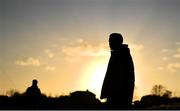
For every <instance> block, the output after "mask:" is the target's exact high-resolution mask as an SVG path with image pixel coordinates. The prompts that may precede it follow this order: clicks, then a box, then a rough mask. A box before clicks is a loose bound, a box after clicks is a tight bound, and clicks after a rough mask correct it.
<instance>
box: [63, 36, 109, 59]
mask: <svg viewBox="0 0 180 111" xmlns="http://www.w3.org/2000/svg"><path fill="white" fill-rule="evenodd" d="M62 52H63V53H64V54H65V55H67V56H71V57H73V56H107V55H108V54H109V51H108V48H107V47H106V46H105V45H104V44H98V45H92V44H90V43H87V42H85V41H83V40H81V39H80V40H78V42H76V44H74V45H72V46H65V47H63V48H62Z"/></svg>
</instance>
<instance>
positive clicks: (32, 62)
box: [15, 57, 40, 66]
mask: <svg viewBox="0 0 180 111" xmlns="http://www.w3.org/2000/svg"><path fill="white" fill-rule="evenodd" d="M15 63H16V64H17V65H20V66H40V61H39V59H36V58H33V57H29V58H27V59H26V60H17V61H16V62H15Z"/></svg>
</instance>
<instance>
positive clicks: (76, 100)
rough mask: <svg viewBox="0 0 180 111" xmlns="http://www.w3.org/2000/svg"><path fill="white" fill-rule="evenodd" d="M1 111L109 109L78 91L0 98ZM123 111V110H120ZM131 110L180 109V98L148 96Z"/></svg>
mask: <svg viewBox="0 0 180 111" xmlns="http://www.w3.org/2000/svg"><path fill="white" fill-rule="evenodd" d="M0 109H9V110H10V109H16V110H17V109H39V110H41V109H107V107H106V103H102V102H101V101H100V100H99V99H97V98H96V96H95V94H93V93H91V92H89V91H76V92H73V93H71V94H70V95H67V96H59V97H47V96H45V95H42V96H41V97H40V98H38V99H37V98H27V97H25V96H24V94H19V93H14V94H13V95H12V96H11V97H8V96H0ZM119 109H121V108H119ZM129 109H180V98H178V97H173V98H169V97H165V96H163V97H161V96H155V95H146V96H143V97H142V98H141V100H140V101H135V102H134V103H133V105H132V107H131V108H129Z"/></svg>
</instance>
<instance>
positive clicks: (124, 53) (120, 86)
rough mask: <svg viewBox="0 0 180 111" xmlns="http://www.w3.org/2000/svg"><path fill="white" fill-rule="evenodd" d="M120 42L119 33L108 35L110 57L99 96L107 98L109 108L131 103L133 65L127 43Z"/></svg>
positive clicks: (128, 105) (121, 38) (127, 106)
mask: <svg viewBox="0 0 180 111" xmlns="http://www.w3.org/2000/svg"><path fill="white" fill-rule="evenodd" d="M122 43H123V37H122V35H121V34H119V33H112V34H111V35H110V38H109V45H110V48H111V57H110V60H109V64H108V68H107V72H106V76H105V79H104V82H103V86H102V90H101V97H100V98H101V99H104V98H106V99H107V107H108V108H110V109H128V108H130V107H131V104H132V98H133V91H134V79H135V77H134V65H133V61H132V57H131V55H130V50H129V48H128V45H126V44H122Z"/></svg>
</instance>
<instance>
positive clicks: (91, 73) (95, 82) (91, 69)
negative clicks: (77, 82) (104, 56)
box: [82, 61, 107, 98]
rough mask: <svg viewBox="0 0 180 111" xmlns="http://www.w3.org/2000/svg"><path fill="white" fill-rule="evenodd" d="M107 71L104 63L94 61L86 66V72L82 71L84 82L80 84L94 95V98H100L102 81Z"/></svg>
mask: <svg viewBox="0 0 180 111" xmlns="http://www.w3.org/2000/svg"><path fill="white" fill-rule="evenodd" d="M106 69H107V63H106V62H104V61H94V62H92V63H91V64H89V65H88V67H87V68H86V70H85V71H84V75H86V76H84V77H83V79H84V82H82V83H83V84H82V85H83V86H86V88H87V89H88V90H89V91H91V92H93V93H95V94H96V97H97V98H99V97H100V93H101V87H102V84H103V80H104V77H105V73H106Z"/></svg>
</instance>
